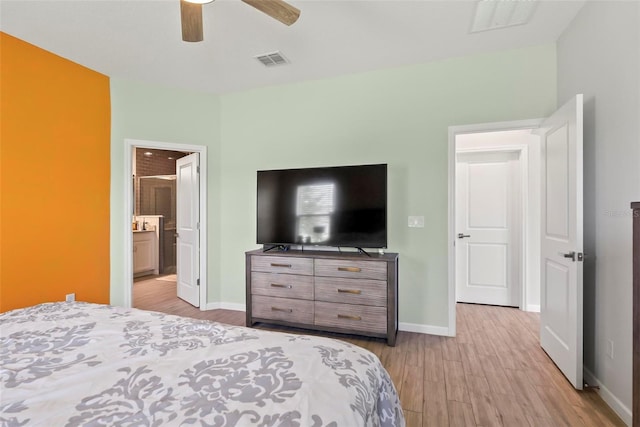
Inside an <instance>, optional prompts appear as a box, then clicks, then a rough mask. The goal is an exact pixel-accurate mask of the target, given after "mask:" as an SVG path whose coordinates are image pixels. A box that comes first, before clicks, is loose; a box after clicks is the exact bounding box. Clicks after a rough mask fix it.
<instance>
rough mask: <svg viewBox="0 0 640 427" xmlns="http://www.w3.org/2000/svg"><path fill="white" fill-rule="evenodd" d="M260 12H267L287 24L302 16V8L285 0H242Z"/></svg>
mask: <svg viewBox="0 0 640 427" xmlns="http://www.w3.org/2000/svg"><path fill="white" fill-rule="evenodd" d="M242 1H243V2H245V3H247V4H248V5H250V6H253V7H255V8H256V9H258V10H259V11H260V12H263V13H266V14H267V15H269V16H270V17H272V18H273V19H277V20H278V21H280V22H282V23H283V24H285V25H291V24H293V23H294V22H296V21H297V20H298V18H299V17H300V9H298V8H296V7H293V6H291V5H290V4H289V3H287V2H284V1H283V0H242Z"/></svg>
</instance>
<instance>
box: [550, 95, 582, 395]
mask: <svg viewBox="0 0 640 427" xmlns="http://www.w3.org/2000/svg"><path fill="white" fill-rule="evenodd" d="M582 106H583V99H582V95H576V97H575V98H574V99H572V100H571V101H570V102H568V103H567V104H565V105H564V106H563V107H562V108H560V109H559V110H558V111H556V112H555V113H554V114H553V115H552V116H551V117H549V118H548V119H547V120H545V121H544V122H543V123H542V126H541V146H542V153H541V160H542V174H541V175H542V177H541V178H542V188H541V199H542V200H541V207H542V209H541V214H542V215H541V234H542V241H541V276H540V287H541V295H540V345H541V346H542V348H543V349H544V351H546V352H547V354H548V355H549V357H551V359H552V360H553V361H554V363H555V364H556V365H557V366H558V368H560V370H561V371H562V373H563V374H564V375H565V377H567V379H568V380H569V381H570V382H571V384H573V386H574V387H575V388H577V389H579V390H581V389H582V387H583V379H582V369H583V368H582V357H583V355H582V299H583V294H582V259H583V246H582V245H583V239H582V232H583V230H582V227H583V222H582Z"/></svg>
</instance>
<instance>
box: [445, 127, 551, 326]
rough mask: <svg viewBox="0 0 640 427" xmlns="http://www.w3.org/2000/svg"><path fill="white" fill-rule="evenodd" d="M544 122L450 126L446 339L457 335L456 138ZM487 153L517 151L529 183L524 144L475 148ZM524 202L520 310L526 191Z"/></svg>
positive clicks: (523, 301) (523, 296)
mask: <svg viewBox="0 0 640 427" xmlns="http://www.w3.org/2000/svg"><path fill="white" fill-rule="evenodd" d="M542 121H543V119H529V120H516V121H508V122H494V123H479V124H473V125H461V126H449V142H448V203H447V207H448V225H447V233H448V234H447V258H448V268H447V270H448V306H449V307H448V309H449V327H448V336H451V337H454V336H456V252H455V242H456V234H455V231H456V209H455V207H456V194H455V186H456V136H458V135H462V134H470V133H486V132H501V131H509V130H526V129H537V128H539V127H540V124H541V123H542ZM489 151H512V152H513V151H518V152H520V161H521V164H520V166H521V171H522V183H521V184H522V185H523V186H525V189H526V185H527V183H528V176H529V171H528V163H527V162H528V155H529V153H528V147H527V146H524V145H518V144H514V145H513V146H501V147H495V148H488V147H487V148H482V149H478V152H489ZM523 198H524V200H522V203H521V211H522V214H523V218H522V224H521V227H522V230H523V232H522V236H521V242H520V244H521V254H520V258H521V270H520V276H521V279H522V283H521V289H520V304H521V305H520V307H521V309H522V308H526V307H527V302H526V295H527V292H526V291H527V289H526V274H527V266H526V263H525V260H526V259H527V257H528V251H527V248H528V245H529V240H530V238H531V237H535V236H530V237H529V238H528V236H527V233H526V230H527V227H528V221H527V215H526V212H527V210H528V200H527V199H528V191H527V194H523Z"/></svg>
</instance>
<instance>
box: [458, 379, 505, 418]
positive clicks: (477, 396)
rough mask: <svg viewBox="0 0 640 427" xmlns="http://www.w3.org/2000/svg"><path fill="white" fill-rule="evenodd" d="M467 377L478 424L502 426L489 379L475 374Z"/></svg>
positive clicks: (474, 414)
mask: <svg viewBox="0 0 640 427" xmlns="http://www.w3.org/2000/svg"><path fill="white" fill-rule="evenodd" d="M466 378H467V384H468V387H467V388H468V390H469V398H470V399H471V407H472V408H473V416H474V418H475V421H476V424H477V425H479V426H483V427H494V426H495V427H500V426H502V422H501V420H500V414H499V412H498V409H497V408H496V405H495V403H494V402H493V397H492V393H491V390H490V389H489V384H488V383H487V379H486V378H485V377H476V376H473V375H467V377H466Z"/></svg>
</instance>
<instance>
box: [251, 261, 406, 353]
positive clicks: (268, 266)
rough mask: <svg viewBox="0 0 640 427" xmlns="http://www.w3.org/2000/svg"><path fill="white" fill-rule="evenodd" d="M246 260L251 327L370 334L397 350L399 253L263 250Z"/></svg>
mask: <svg viewBox="0 0 640 427" xmlns="http://www.w3.org/2000/svg"><path fill="white" fill-rule="evenodd" d="M245 256H246V283H247V293H246V295H247V301H246V303H247V326H252V325H254V324H256V323H260V322H263V323H271V324H277V325H285V326H293V327H299V328H306V329H313V330H320V331H329V332H340V333H347V334H356V335H365V336H371V337H378V338H385V339H386V340H387V344H388V345H390V346H394V345H395V341H396V334H397V332H398V254H395V253H387V254H384V255H378V254H372V255H371V257H368V256H366V255H362V254H358V253H351V252H349V253H345V252H342V253H340V252H327V251H293V250H292V251H287V252H263V251H262V250H260V249H258V250H254V251H250V252H247V253H246V254H245Z"/></svg>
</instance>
